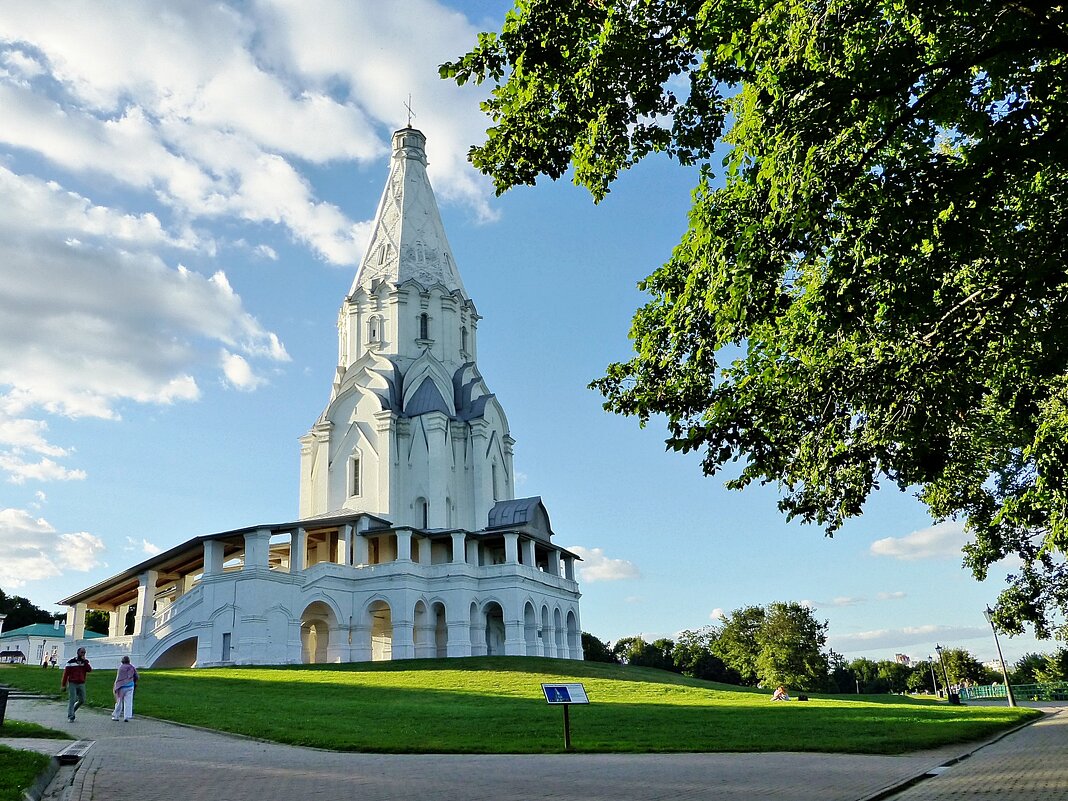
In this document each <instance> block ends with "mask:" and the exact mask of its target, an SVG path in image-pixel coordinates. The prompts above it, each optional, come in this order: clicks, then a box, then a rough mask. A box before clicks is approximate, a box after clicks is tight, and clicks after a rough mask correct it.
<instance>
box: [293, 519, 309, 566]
mask: <svg viewBox="0 0 1068 801" xmlns="http://www.w3.org/2000/svg"><path fill="white" fill-rule="evenodd" d="M307 551H308V532H307V531H306V530H305V529H303V528H298V529H297V530H296V531H294V532H292V533H291V534H290V535H289V572H290V573H300V572H302V571H303V570H304V568H305V566H306V565H307V562H308V553H307Z"/></svg>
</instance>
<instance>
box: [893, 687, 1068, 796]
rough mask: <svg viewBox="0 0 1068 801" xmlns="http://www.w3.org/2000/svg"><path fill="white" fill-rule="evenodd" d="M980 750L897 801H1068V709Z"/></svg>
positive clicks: (1055, 711)
mask: <svg viewBox="0 0 1068 801" xmlns="http://www.w3.org/2000/svg"><path fill="white" fill-rule="evenodd" d="M1045 711H1046V712H1047V713H1049V714H1047V716H1046V717H1045V718H1043V719H1042V720H1040V721H1038V723H1034V724H1032V725H1030V726H1027V727H1026V728H1024V729H1021V730H1020V731H1018V732H1016V733H1014V734H1011V735H1009V736H1008V737H1004V738H1002V739H1000V740H998V741H997V742H995V743H992V744H991V745H988V746H986V747H984V748H980V749H979V750H978V751H976V752H975V753H973V754H972V755H971V756H969V757H968V758H967V759H964V760H961V761H960V762H957V763H956V764H953V765H950V766H948V767H946V768H945V769H943V770H942V771H940V772H939V773H938V775H936V776H933V777H931V778H929V779H925V780H924V781H922V782H920V783H919V784H916V785H914V786H913V787H910V788H909V789H907V790H905V791H904V792H901V793H897V794H895V795H892V796H890V799H892V801H948V799H961V798H969V799H977V800H978V801H982V799H994V798H996V799H998V801H1068V708H1065V707H1063V706H1062V707H1060V708H1045Z"/></svg>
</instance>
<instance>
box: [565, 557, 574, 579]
mask: <svg viewBox="0 0 1068 801" xmlns="http://www.w3.org/2000/svg"><path fill="white" fill-rule="evenodd" d="M564 578H566V579H567V580H568V581H574V580H575V558H574V557H573V556H565V557H564Z"/></svg>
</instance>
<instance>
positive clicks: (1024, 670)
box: [1009, 653, 1047, 684]
mask: <svg viewBox="0 0 1068 801" xmlns="http://www.w3.org/2000/svg"><path fill="white" fill-rule="evenodd" d="M1046 656H1047V655H1046V654H1035V653H1030V654H1024V655H1023V656H1021V657H1020V658H1019V659H1018V660H1017V661H1016V664H1015V665H1013V667H1012V670H1011V671H1010V672H1009V680H1010V681H1011V682H1012V683H1013V684H1035V683H1037V682H1038V675H1037V673H1038V671H1040V670H1042V669H1043V668H1044V667H1045V666H1046Z"/></svg>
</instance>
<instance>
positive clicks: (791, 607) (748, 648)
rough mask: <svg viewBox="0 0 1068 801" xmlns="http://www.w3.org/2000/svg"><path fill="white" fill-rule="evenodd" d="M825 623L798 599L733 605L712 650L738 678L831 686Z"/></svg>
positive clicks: (817, 687)
mask: <svg viewBox="0 0 1068 801" xmlns="http://www.w3.org/2000/svg"><path fill="white" fill-rule="evenodd" d="M826 643H827V623H826V622H823V623H821V622H819V621H817V620H816V618H815V616H814V615H813V614H812V610H811V609H810V608H808V607H807V606H803V605H801V604H799V603H772V604H768V605H767V606H766V607H765V606H745V607H742V608H741V609H735V610H734V611H733V612H732V613H731V614H730V615H728V616H727V617H726V618H725V619H724V621H723V623H722V624H720V626H719V631H718V633H717V635H716V637H715V639H714V641H713V642H712V649H713V650H714V652H715V654H716V655H717V656H718V657H719V658H720V659H722V660H723V663H724V664H725V665H726V666H727V667H728V668H729V669H730V670H732V671H734V672H735V673H737V674H738V677H739V679H740V681H741V683H742V684H758V683H760V684H763V685H765V686H775V685H778V684H785V685H787V686H788V687H793V688H796V689H802V690H822V689H826V688H828V687H829V686H830V680H829V672H830V663H829V656H830V654H829V653H828V652H827V651H825V650H824V646H825V645H826Z"/></svg>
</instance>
